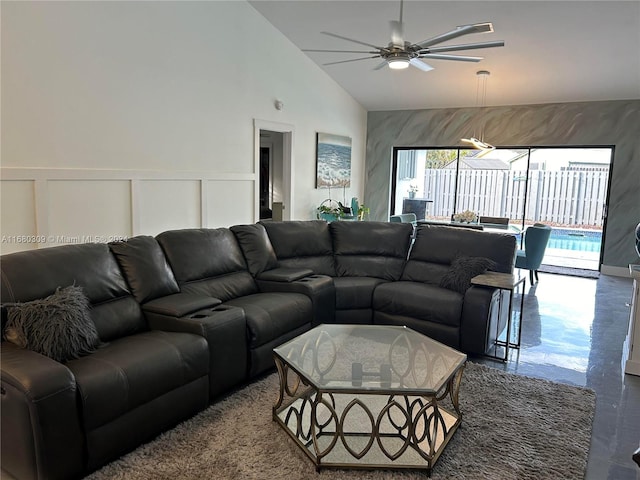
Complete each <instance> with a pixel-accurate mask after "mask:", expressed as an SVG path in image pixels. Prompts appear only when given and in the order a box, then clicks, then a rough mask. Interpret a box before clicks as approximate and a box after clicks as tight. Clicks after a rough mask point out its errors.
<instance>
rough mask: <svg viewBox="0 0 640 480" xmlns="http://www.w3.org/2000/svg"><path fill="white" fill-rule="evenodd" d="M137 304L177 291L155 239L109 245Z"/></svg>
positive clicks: (169, 268)
mask: <svg viewBox="0 0 640 480" xmlns="http://www.w3.org/2000/svg"><path fill="white" fill-rule="evenodd" d="M109 248H110V249H111V252H112V253H113V254H114V255H115V257H116V260H117V261H118V265H120V269H121V270H122V272H123V273H124V276H125V278H126V280H127V283H128V284H129V287H130V289H131V292H132V293H133V296H134V297H135V298H136V300H137V301H138V303H146V302H148V301H150V300H153V299H154V298H158V297H165V296H167V295H173V294H174V293H178V292H179V291H180V288H179V287H178V282H176V279H175V277H174V276H173V272H172V271H171V267H169V264H168V263H167V259H166V258H165V256H164V252H163V251H162V248H160V245H158V242H157V241H156V239H155V238H153V237H149V236H138V237H133V238H130V239H128V240H125V241H122V242H114V243H110V244H109Z"/></svg>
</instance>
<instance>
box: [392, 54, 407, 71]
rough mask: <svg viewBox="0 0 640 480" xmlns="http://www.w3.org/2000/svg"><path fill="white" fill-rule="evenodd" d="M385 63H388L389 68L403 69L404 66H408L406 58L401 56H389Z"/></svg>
mask: <svg viewBox="0 0 640 480" xmlns="http://www.w3.org/2000/svg"><path fill="white" fill-rule="evenodd" d="M387 63H388V64H389V68H391V69H393V70H403V69H405V68H409V59H408V58H401V57H395V58H390V59H389V60H387Z"/></svg>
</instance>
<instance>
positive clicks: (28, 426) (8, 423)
mask: <svg viewBox="0 0 640 480" xmlns="http://www.w3.org/2000/svg"><path fill="white" fill-rule="evenodd" d="M0 363H1V384H2V391H1V393H2V413H1V418H2V429H1V436H2V438H1V442H2V453H1V454H2V468H3V469H4V470H6V471H7V472H9V473H10V474H11V475H13V476H14V477H16V478H34V479H35V478H52V479H54V478H55V479H59V478H75V477H79V476H80V474H81V473H82V472H83V468H84V461H83V450H84V440H83V433H82V429H81V426H80V421H81V420H80V416H81V412H80V408H79V406H78V401H77V395H78V392H77V388H76V382H75V377H74V376H73V373H71V371H70V370H69V369H68V368H67V367H65V366H64V365H63V364H61V363H58V362H56V361H55V360H52V359H50V358H48V357H45V356H43V355H40V354H38V353H35V352H32V351H30V350H25V349H22V348H19V347H17V346H16V345H13V344H12V343H9V342H2V348H1V362H0Z"/></svg>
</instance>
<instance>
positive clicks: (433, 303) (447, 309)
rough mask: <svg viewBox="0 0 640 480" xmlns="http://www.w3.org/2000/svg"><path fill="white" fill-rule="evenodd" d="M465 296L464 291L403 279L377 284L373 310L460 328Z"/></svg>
mask: <svg viewBox="0 0 640 480" xmlns="http://www.w3.org/2000/svg"><path fill="white" fill-rule="evenodd" d="M463 299H464V296H463V295H462V294H460V293H458V292H454V291H453V290H448V289H446V288H441V287H438V286H436V285H428V284H425V283H417V282H402V281H401V282H393V283H386V284H384V285H380V286H379V287H377V288H376V290H375V292H374V294H373V309H374V310H375V311H379V312H385V313H390V314H394V315H403V316H407V317H412V318H417V319H420V320H426V321H429V322H435V323H441V324H444V325H450V326H454V327H457V326H459V325H460V316H461V314H462V302H463Z"/></svg>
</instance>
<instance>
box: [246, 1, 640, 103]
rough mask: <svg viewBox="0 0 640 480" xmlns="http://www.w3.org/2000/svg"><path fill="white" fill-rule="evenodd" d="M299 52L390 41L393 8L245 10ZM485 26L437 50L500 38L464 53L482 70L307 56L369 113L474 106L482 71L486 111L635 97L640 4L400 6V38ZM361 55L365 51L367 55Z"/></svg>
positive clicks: (371, 4)
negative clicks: (497, 43)
mask: <svg viewBox="0 0 640 480" xmlns="http://www.w3.org/2000/svg"><path fill="white" fill-rule="evenodd" d="M250 3H251V5H253V7H254V8H255V9H256V10H257V11H258V12H260V13H261V14H262V15H263V16H264V17H265V18H266V19H267V20H268V21H269V22H270V23H271V24H273V25H274V26H275V27H276V28H277V29H278V30H280V31H281V32H282V33H283V34H284V35H285V36H286V37H288V38H289V39H290V40H291V42H292V43H293V44H294V45H296V46H297V47H298V48H300V49H301V50H304V49H330V50H360V49H361V47H362V46H361V45H357V44H355V43H350V42H348V41H345V40H341V39H338V38H334V37H330V36H327V35H323V34H321V32H322V31H328V32H332V33H335V34H338V35H342V36H346V37H350V38H353V39H357V40H361V41H363V42H366V43H369V44H374V45H377V46H383V47H384V46H386V45H387V44H388V43H389V41H390V36H391V33H390V32H391V31H390V26H389V21H390V20H397V19H398V16H399V11H400V2H399V1H369V0H362V1H330V0H297V1H291V0H287V1H268V0H257V1H252V2H250ZM486 21H490V22H492V23H493V26H494V29H495V31H494V32H493V33H481V34H472V35H466V36H464V37H460V38H458V39H455V40H450V41H448V42H445V43H444V44H443V45H448V44H460V43H475V42H484V41H491V40H504V41H505V46H504V47H501V48H488V49H482V50H470V51H464V52H452V53H455V54H462V55H473V56H481V57H484V60H482V61H481V62H479V63H470V62H458V61H446V60H433V59H429V60H427V62H428V63H429V64H430V65H431V66H432V67H434V70H431V71H429V72H423V71H421V70H418V69H416V68H409V69H407V70H400V71H392V70H390V69H389V68H387V67H384V68H382V69H380V70H374V67H375V66H377V65H378V64H379V63H380V59H368V60H362V61H357V62H352V63H341V64H337V65H328V66H323V65H322V64H324V63H328V62H334V61H339V60H346V59H349V58H360V57H363V56H366V55H361V54H347V53H311V52H308V53H307V55H308V56H309V58H310V59H311V60H312V61H313V62H315V63H317V64H318V65H320V66H321V68H322V69H323V70H324V71H325V72H326V73H327V74H328V75H330V76H331V77H332V78H333V79H334V80H335V81H336V82H337V83H338V84H340V85H341V86H342V87H343V88H344V89H345V90H347V91H348V92H349V93H350V94H351V95H352V96H353V97H354V98H355V99H356V100H357V101H358V102H359V103H360V104H362V105H363V106H364V107H365V108H366V109H367V110H370V111H374V110H406V109H424V108H445V107H465V106H479V105H478V104H479V101H478V99H477V97H476V90H477V84H478V82H477V76H476V72H477V71H478V70H488V71H489V72H490V76H489V77H488V81H487V85H486V97H485V105H487V106H490V105H522V104H540V103H555V102H578V101H598V100H625V99H638V98H640V2H639V1H637V0H632V1H492V2H487V1H481V0H478V1H454V0H449V1H420V0H415V1H414V0H407V1H405V4H404V23H405V26H404V37H405V40H408V41H410V42H411V43H416V42H420V41H423V40H425V39H427V38H430V37H433V36H435V35H438V34H441V33H444V32H448V31H450V30H452V29H454V28H455V27H456V26H459V25H466V24H472V23H480V22H486ZM364 50H367V47H364Z"/></svg>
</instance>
